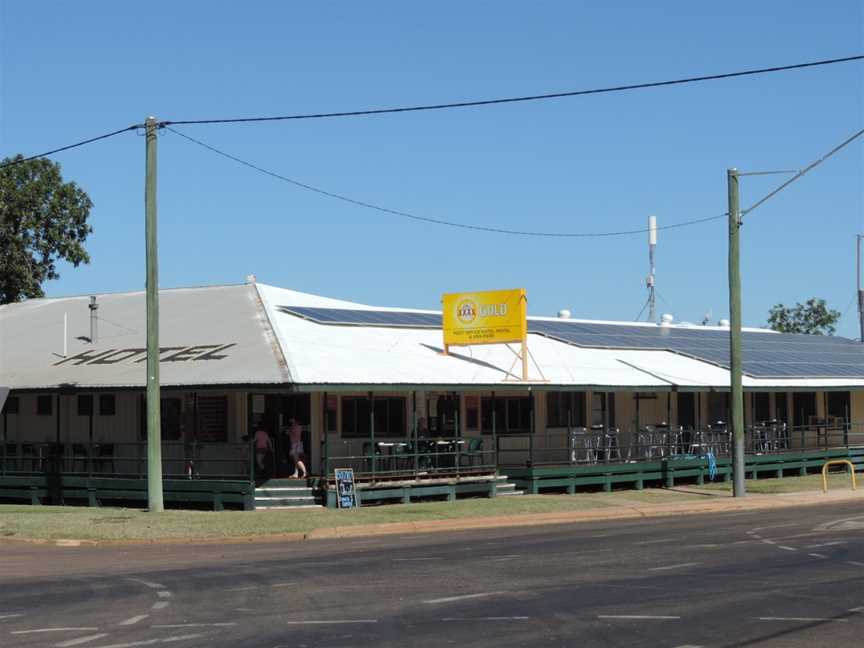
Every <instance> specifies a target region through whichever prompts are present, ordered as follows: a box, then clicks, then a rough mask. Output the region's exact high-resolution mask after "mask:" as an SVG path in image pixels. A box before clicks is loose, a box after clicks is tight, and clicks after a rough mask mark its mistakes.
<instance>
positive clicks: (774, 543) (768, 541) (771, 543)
mask: <svg viewBox="0 0 864 648" xmlns="http://www.w3.org/2000/svg"><path fill="white" fill-rule="evenodd" d="M762 542H764V543H765V544H770V545H776V544H777V541H776V540H767V539H766V540H763V541H762Z"/></svg>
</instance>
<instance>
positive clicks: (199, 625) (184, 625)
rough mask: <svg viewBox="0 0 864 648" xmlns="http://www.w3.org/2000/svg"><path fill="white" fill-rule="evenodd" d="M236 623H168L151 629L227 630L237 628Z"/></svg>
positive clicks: (153, 626)
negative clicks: (231, 627) (227, 628)
mask: <svg viewBox="0 0 864 648" xmlns="http://www.w3.org/2000/svg"><path fill="white" fill-rule="evenodd" d="M236 625H237V624H236V623H235V622H234V621H226V622H224V623H168V624H162V625H151V626H150V627H151V628H225V627H228V626H236Z"/></svg>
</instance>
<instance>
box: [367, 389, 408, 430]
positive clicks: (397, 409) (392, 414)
mask: <svg viewBox="0 0 864 648" xmlns="http://www.w3.org/2000/svg"><path fill="white" fill-rule="evenodd" d="M373 402H374V403H375V436H381V437H395V436H405V399H404V398H376V399H375V400H374V401H373Z"/></svg>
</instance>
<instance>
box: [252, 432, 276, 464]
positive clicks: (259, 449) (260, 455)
mask: <svg viewBox="0 0 864 648" xmlns="http://www.w3.org/2000/svg"><path fill="white" fill-rule="evenodd" d="M271 452H273V440H272V439H271V438H270V435H269V434H268V433H267V430H265V429H264V428H263V427H262V426H260V425H259V426H258V429H257V430H255V463H256V465H257V466H258V472H259V473H260V474H263V473H264V472H265V465H266V460H267V455H268V454H270V453H271Z"/></svg>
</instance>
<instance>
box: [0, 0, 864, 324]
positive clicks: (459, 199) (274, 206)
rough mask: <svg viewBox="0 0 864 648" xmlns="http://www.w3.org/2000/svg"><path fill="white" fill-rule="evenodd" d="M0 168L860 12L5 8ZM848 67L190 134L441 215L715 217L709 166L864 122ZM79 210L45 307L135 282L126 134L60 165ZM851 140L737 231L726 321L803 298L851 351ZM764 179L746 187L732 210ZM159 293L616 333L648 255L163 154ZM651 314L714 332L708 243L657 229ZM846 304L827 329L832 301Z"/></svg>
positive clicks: (611, 66)
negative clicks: (254, 291) (279, 289)
mask: <svg viewBox="0 0 864 648" xmlns="http://www.w3.org/2000/svg"><path fill="white" fill-rule="evenodd" d="M0 12H2V13H0V21H2V26H0V30H2V31H0V38H2V43H0V154H2V155H4V156H5V155H11V154H14V153H19V152H20V153H23V154H25V155H26V154H33V153H37V152H39V151H42V150H47V149H50V148H54V147H56V146H59V145H63V144H66V143H70V142H72V141H76V140H78V139H83V138H86V137H89V136H93V135H96V134H99V133H102V132H105V131H108V130H113V129H116V128H121V127H124V126H127V125H129V124H132V123H136V122H140V121H143V119H144V118H145V117H146V116H147V115H148V114H153V115H156V116H157V117H158V118H159V119H170V120H179V119H194V118H209V117H234V116H251V115H272V114H285V113H302V112H317V111H330V110H350V109H355V108H366V107H381V106H389V105H410V104H420V103H430V102H439V101H460V100H472V99H478V98H487V97H499V96H508V95H521V94H533V93H545V92H555V91H563V90H572V89H580V88H592V87H598V86H606V85H615V84H622V83H638V82H644V81H653V80H662V79H667V78H676V77H683V76H692V75H699V74H709V73H717V72H724V71H732V70H738V69H746V68H753V67H765V66H772V65H784V64H790V63H796V62H803V61H810V60H817V59H823V58H834V57H840V56H848V55H852V54H859V53H861V52H862V51H864V38H862V30H864V16H862V3H861V2H860V1H859V0H841V1H837V2H831V3H803V2H800V3H789V2H758V3H754V2H752V1H750V2H738V1H730V2H726V3H702V2H698V3H696V2H692V1H691V2H662V3H643V2H615V3H613V2H609V3H589V2H537V3H524V2H437V3H404V2H399V3H397V2H364V3H348V2H341V3H338V2H315V3H303V4H301V3H299V2H294V3H277V2H250V3H236V2H214V1H208V2H203V1H202V2H182V3H178V2H172V3H169V2H150V3H147V4H145V5H140V4H139V5H133V4H130V3H117V2H107V1H100V2H88V3H84V4H80V3H71V2H42V1H39V0H32V1H29V2H4V3H2V9H0ZM862 88H864V65H862V64H861V63H846V64H842V65H836V66H831V67H824V68H816V69H810V70H804V71H796V72H785V73H780V74H775V75H769V76H760V77H749V78H744V79H736V80H731V81H717V82H711V83H704V84H698V85H688V86H678V87H674V88H660V89H652V90H644V91H637V92H629V93H623V94H609V95H603V96H594V97H581V98H571V99H561V100H554V101H547V102H536V103H527V104H516V105H506V106H496V107H490V108H478V109H465V110H452V111H445V112H429V113H415V114H404V115H391V116H378V117H361V118H349V119H339V120H320V121H302V122H287V123H286V122H282V123H276V124H247V125H232V126H215V125H208V126H185V127H178V129H179V128H182V129H183V131H184V132H186V133H188V134H189V135H191V136H193V137H196V138H199V139H201V140H203V141H205V142H207V143H209V144H211V145H213V146H216V147H218V148H221V149H224V150H226V151H227V152H229V153H232V154H234V155H237V156H239V157H242V158H244V159H247V160H249V161H251V162H253V163H255V164H258V165H260V166H263V167H265V168H268V169H271V170H273V171H275V172H277V173H280V174H283V175H286V176H289V177H292V178H295V179H297V180H299V181H301V182H305V183H309V184H312V185H316V186H319V187H321V188H324V189H327V190H330V191H334V192H337V193H342V194H346V195H348V196H351V197H354V198H357V199H359V200H364V201H368V202H373V203H377V204H381V205H385V206H387V207H390V208H393V209H399V210H404V211H409V212H412V213H416V214H418V215H423V216H429V217H433V218H442V219H448V220H454V221H459V222H464V223H471V224H479V225H491V226H501V227H507V228H515V229H538V230H547V231H564V232H585V231H606V230H618V229H634V228H639V227H642V226H644V225H645V223H646V222H647V218H648V215H649V214H656V215H657V218H658V221H659V223H660V225H668V224H672V223H675V222H678V221H683V220H688V219H693V218H700V217H704V216H712V215H716V214H722V213H723V212H724V211H725V209H726V169H727V167H730V166H735V167H738V168H739V169H742V170H763V169H778V168H783V169H785V168H798V167H801V166H804V165H805V164H806V163H807V162H809V161H811V160H813V159H815V158H816V157H818V156H820V155H821V154H823V153H824V152H825V151H827V150H828V149H829V148H831V147H832V146H834V145H835V144H837V143H839V142H840V141H842V140H843V139H844V138H845V137H846V136H848V135H849V134H851V133H852V132H854V131H855V130H857V129H860V128H861V127H862V122H864V111H862ZM55 159H56V160H57V161H59V162H60V163H61V164H62V167H63V172H64V175H65V177H66V178H68V179H74V180H75V181H76V182H78V183H79V184H80V185H81V186H82V187H84V188H85V189H86V191H88V193H89V194H90V196H91V198H92V199H93V202H94V203H95V207H94V209H93V212H92V224H93V226H94V228H95V232H94V234H93V235H92V236H91V238H90V240H89V241H88V249H89V251H90V254H91V256H92V263H91V264H90V265H89V266H84V267H80V268H77V269H72V268H68V267H64V268H63V269H62V278H61V279H60V280H58V281H54V282H51V283H49V284H48V285H46V291H47V293H48V294H49V295H64V294H79V293H89V292H103V291H125V290H136V289H140V288H142V287H143V285H144V243H143V227H144V205H143V194H144V187H143V181H144V139H143V138H142V137H139V136H136V135H135V134H134V133H129V134H124V135H121V136H118V137H115V138H113V139H111V140H107V141H104V142H100V143H97V144H94V145H91V146H88V147H84V148H80V149H76V150H74V151H69V152H66V153H62V154H59V155H57V156H56V157H55ZM862 172H864V146H862V143H861V142H860V141H859V142H857V143H856V144H854V145H852V146H851V147H849V148H848V149H847V150H844V151H843V152H842V153H840V154H838V155H837V156H835V157H834V158H832V159H831V160H830V161H829V162H827V163H826V164H825V165H824V166H823V167H821V168H819V169H818V170H816V171H814V172H813V173H812V174H810V175H808V176H806V177H805V178H803V179H802V180H800V181H799V182H797V183H796V184H794V185H793V186H791V187H790V188H789V189H788V190H786V191H784V192H783V193H781V194H780V195H778V196H777V197H776V198H775V199H773V200H772V201H770V202H769V203H767V204H766V205H765V206H763V207H762V208H760V209H759V210H758V211H757V212H754V214H753V215H752V216H751V217H750V218H749V219H748V221H747V222H746V224H745V226H744V229H743V233H742V244H743V247H742V273H743V278H744V279H743V288H744V322H745V324H747V325H755V326H758V325H762V324H764V322H765V319H766V316H767V311H768V309H769V308H770V306H771V305H772V304H775V303H777V302H785V303H788V304H791V303H794V302H796V301H804V300H806V299H807V298H809V297H812V296H818V297H823V298H826V299H827V300H828V302H829V304H830V305H831V306H833V307H834V308H836V309H838V310H841V311H844V312H845V313H846V315H845V317H844V318H843V320H842V322H841V327H840V333H841V334H844V335H848V336H855V335H857V320H856V312H855V307H854V304H852V305H850V304H851V301H852V299H853V298H854V289H855V275H854V269H855V268H854V265H855V234H856V233H858V232H861V231H864V200H862V192H864V188H862ZM779 180H780V178H777V177H768V178H763V177H755V178H745V179H743V180H742V204H744V205H747V204H750V203H752V202H753V201H755V200H756V199H757V198H758V197H760V196H761V195H762V194H764V193H766V192H767V191H768V190H770V189H771V188H772V187H773V186H774V185H775V184H776V183H777V182H778V181H779ZM159 227H160V230H159V235H160V284H161V285H162V286H163V287H174V286H190V285H202V284H218V283H237V282H241V281H242V280H243V279H244V277H245V276H246V275H247V274H249V273H255V274H256V275H257V277H258V279H259V281H262V282H266V283H271V284H275V285H279V286H283V287H288V288H294V289H297V290H302V291H309V292H315V293H321V294H325V295H328V296H333V297H339V298H344V299H351V300H357V301H363V302H369V303H375V304H381V305H399V306H410V307H422V308H437V307H438V301H439V298H440V295H441V293H443V292H453V291H460V290H477V289H494V288H508V287H524V288H526V289H527V290H528V296H529V313H530V314H535V315H549V314H554V313H555V312H556V311H557V310H558V309H559V308H565V307H566V308H569V309H570V310H571V311H572V312H573V314H574V316H578V317H591V318H603V319H623V320H632V319H634V318H635V317H636V315H637V313H638V312H639V310H640V308H641V307H642V305H643V304H644V301H645V298H646V291H645V286H644V277H645V274H646V272H647V240H646V237H645V236H643V235H639V236H629V237H621V238H609V239H584V240H583V239H533V238H518V237H512V236H504V235H495V234H484V233H476V232H467V231H463V230H458V229H449V228H442V227H436V226H432V225H423V224H418V223H414V222H411V221H406V220H402V219H399V218H396V217H392V216H388V215H385V214H381V213H376V212H372V211H368V210H365V209H362V208H358V207H354V206H351V205H347V204H344V203H341V202H336V201H333V200H331V199H328V198H325V197H322V196H320V195H316V194H313V193H309V192H306V191H303V190H301V189H297V188H294V187H291V186H289V185H286V184H284V183H281V182H279V181H276V180H274V179H272V178H269V177H267V176H264V175H261V174H258V173H256V172H254V171H251V170H249V169H246V168H244V167H241V166H238V165H236V164H235V163H232V162H230V161H227V160H224V159H222V158H219V157H217V156H215V155H213V154H212V153H209V152H207V151H205V150H203V149H200V148H198V147H196V146H194V145H193V144H190V143H189V142H187V141H185V140H182V139H181V138H179V137H177V136H176V135H173V134H171V133H164V134H163V135H162V136H161V137H160V142H159ZM657 266H658V272H657V282H658V292H659V295H660V298H659V303H658V310H659V311H660V312H671V313H673V314H674V315H675V316H676V318H678V319H683V320H691V321H698V320H700V319H701V318H702V316H703V314H705V313H706V311H709V310H710V311H711V312H712V314H713V319H714V320H716V319H719V318H720V317H726V316H727V310H728V297H727V279H726V224H725V222H724V221H722V220H718V221H714V222H711V223H708V224H703V225H697V226H694V227H689V228H683V229H679V230H670V231H666V232H660V237H659V244H658V249H657ZM847 308H848V310H847Z"/></svg>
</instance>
